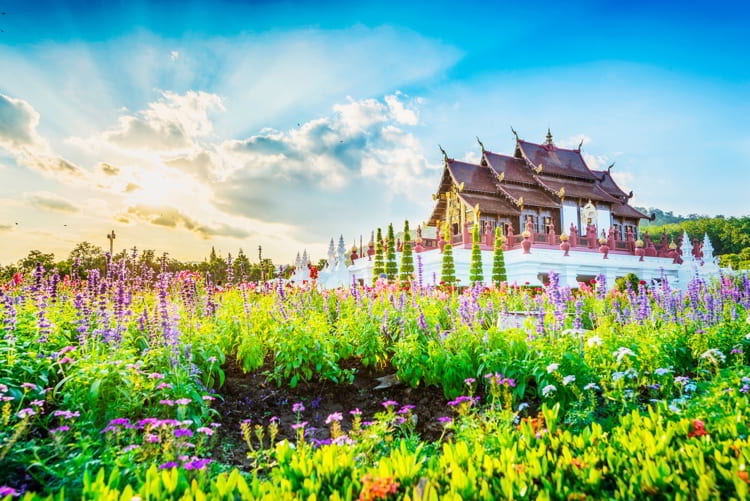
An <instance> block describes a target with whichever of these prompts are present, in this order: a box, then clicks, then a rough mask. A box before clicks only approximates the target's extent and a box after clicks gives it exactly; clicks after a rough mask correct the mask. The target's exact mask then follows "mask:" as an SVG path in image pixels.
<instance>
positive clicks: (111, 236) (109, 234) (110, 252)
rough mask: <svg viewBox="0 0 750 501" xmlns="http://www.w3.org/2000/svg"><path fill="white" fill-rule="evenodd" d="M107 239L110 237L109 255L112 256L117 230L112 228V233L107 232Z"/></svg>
mask: <svg viewBox="0 0 750 501" xmlns="http://www.w3.org/2000/svg"><path fill="white" fill-rule="evenodd" d="M107 239H109V255H110V256H112V255H113V254H112V249H113V245H114V243H115V230H112V233H108V234H107Z"/></svg>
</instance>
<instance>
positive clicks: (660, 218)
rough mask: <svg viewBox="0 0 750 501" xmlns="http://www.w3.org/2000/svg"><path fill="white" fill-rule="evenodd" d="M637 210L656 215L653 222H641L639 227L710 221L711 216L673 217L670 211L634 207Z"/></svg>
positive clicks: (722, 217)
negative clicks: (700, 220) (701, 220)
mask: <svg viewBox="0 0 750 501" xmlns="http://www.w3.org/2000/svg"><path fill="white" fill-rule="evenodd" d="M636 209H637V210H639V211H641V212H643V213H644V214H646V215H648V216H650V215H651V214H655V215H656V219H654V220H653V221H647V220H642V221H641V226H642V227H646V226H664V225H665V224H677V223H682V222H685V221H697V220H699V219H711V216H708V215H706V214H688V215H687V216H681V215H677V216H676V215H674V213H673V212H672V211H663V210H661V209H657V208H655V207H649V208H648V209H647V208H645V207H636ZM716 217H717V218H721V219H724V216H716Z"/></svg>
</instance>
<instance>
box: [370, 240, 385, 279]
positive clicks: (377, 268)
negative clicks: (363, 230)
mask: <svg viewBox="0 0 750 501" xmlns="http://www.w3.org/2000/svg"><path fill="white" fill-rule="evenodd" d="M382 273H385V267H384V265H383V233H382V232H381V231H380V228H378V236H377V239H376V240H375V263H374V264H373V265H372V285H373V287H374V286H375V282H377V281H378V278H380V275H381V274H382Z"/></svg>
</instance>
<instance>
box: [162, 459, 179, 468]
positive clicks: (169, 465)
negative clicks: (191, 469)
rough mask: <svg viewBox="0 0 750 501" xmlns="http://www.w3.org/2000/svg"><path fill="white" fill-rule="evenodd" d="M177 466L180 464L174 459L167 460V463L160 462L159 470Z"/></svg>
mask: <svg viewBox="0 0 750 501" xmlns="http://www.w3.org/2000/svg"><path fill="white" fill-rule="evenodd" d="M178 466H180V465H178V464H177V463H175V462H174V461H169V462H168V463H162V464H160V465H159V469H160V470H166V469H169V468H177V467H178Z"/></svg>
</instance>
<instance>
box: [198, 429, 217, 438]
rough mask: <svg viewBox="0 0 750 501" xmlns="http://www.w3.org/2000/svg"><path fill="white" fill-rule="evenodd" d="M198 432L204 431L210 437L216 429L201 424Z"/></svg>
mask: <svg viewBox="0 0 750 501" xmlns="http://www.w3.org/2000/svg"><path fill="white" fill-rule="evenodd" d="M197 431H198V433H203V434H204V435H208V436H209V437H210V436H211V435H213V434H214V430H212V429H211V428H206V427H205V426H201V427H200V428H198V430H197Z"/></svg>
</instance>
